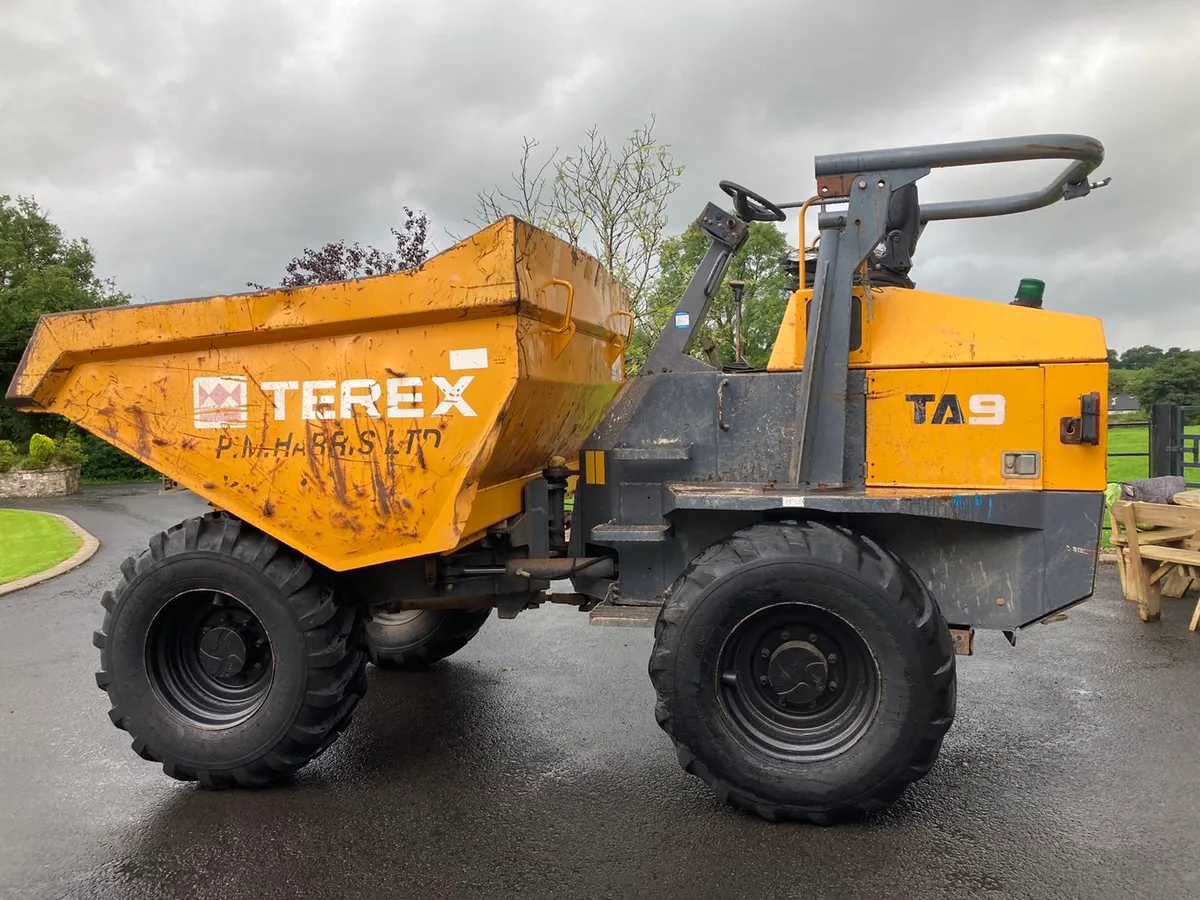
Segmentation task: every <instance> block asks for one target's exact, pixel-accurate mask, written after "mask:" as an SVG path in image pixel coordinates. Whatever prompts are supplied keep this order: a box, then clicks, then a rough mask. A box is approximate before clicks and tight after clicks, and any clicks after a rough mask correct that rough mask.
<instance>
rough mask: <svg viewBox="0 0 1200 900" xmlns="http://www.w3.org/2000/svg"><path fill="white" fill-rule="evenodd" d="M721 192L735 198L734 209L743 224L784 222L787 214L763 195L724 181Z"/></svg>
mask: <svg viewBox="0 0 1200 900" xmlns="http://www.w3.org/2000/svg"><path fill="white" fill-rule="evenodd" d="M721 190H723V191H724V192H725V193H727V194H728V195H729V196H730V197H732V198H733V208H734V209H735V210H736V211H737V214H738V218H739V219H741V220H742V221H743V222H784V221H787V213H785V212H784V211H783V210H782V209H780V208H779V207H778V206H776V205H775V204H774V203H772V202H771V201H770V200H768V199H767V198H766V197H764V196H762V195H761V194H756V193H754V191H752V190H750V189H749V188H744V187H742V186H741V185H740V184H735V183H734V182H732V181H722V182H721Z"/></svg>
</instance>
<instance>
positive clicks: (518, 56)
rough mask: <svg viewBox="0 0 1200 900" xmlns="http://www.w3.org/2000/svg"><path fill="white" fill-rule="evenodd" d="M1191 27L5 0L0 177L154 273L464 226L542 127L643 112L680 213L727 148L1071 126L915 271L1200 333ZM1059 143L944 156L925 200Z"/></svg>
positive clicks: (444, 240)
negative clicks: (1057, 157)
mask: <svg viewBox="0 0 1200 900" xmlns="http://www.w3.org/2000/svg"><path fill="white" fill-rule="evenodd" d="M1196 46H1200V4H1196V3H1195V2H1194V0H1160V2H1154V0H1142V2H1139V3H1136V4H1135V3H1129V2H1106V0H1093V2H1086V3H1085V2H1077V0H1040V2H1032V0H1008V2H1004V3H982V2H980V3H976V2H966V0H957V2H952V0H914V2H912V3H907V4H903V3H896V2H894V0H893V2H859V3H855V2H841V3H832V2H828V0H826V2H822V3H817V2H808V0H804V2H800V0H772V2H768V0H743V2H738V3H731V2H723V3H717V2H708V0H688V2H683V0H659V2H646V0H639V2H626V0H605V2H598V0H572V2H562V0H558V2H548V0H546V2H538V0H505V2H502V3H501V2H484V0H405V2H396V0H293V2H288V0H206V2H205V3H202V4H201V3H191V2H179V0H171V2H166V0H110V2H105V3H94V2H88V0H76V2H72V0H5V2H4V3H3V4H0V193H9V194H32V195H34V196H36V197H37V199H38V200H39V201H40V202H41V203H42V204H43V206H45V207H46V208H47V209H48V210H49V211H50V213H51V215H52V216H53V217H54V218H55V220H56V221H57V222H58V223H59V224H61V225H62V226H63V227H64V229H65V230H66V231H67V232H68V233H70V234H72V235H78V236H85V237H87V238H89V239H90V240H91V242H92V244H93V246H94V248H95V250H96V252H97V257H98V264H99V270H100V273H101V274H102V275H105V276H111V277H112V278H114V279H115V281H116V283H117V285H118V286H119V287H120V288H122V289H123V290H126V291H129V292H131V293H132V294H134V296H135V298H136V299H137V300H165V299H171V298H175V297H183V296H197V295H205V294H213V293H220V292H230V291H239V290H243V289H244V287H245V284H246V282H248V281H257V282H262V283H267V284H269V283H275V282H278V280H279V278H280V277H281V276H282V273H283V267H284V265H285V264H286V262H287V261H288V260H289V259H290V258H291V257H292V256H293V255H295V254H296V253H297V252H299V251H300V249H301V248H302V247H304V246H305V245H317V244H320V243H324V242H325V241H327V240H334V239H338V238H346V239H349V240H360V241H363V242H367V243H376V244H379V243H385V242H386V241H387V239H388V228H389V226H392V225H396V224H398V223H399V222H400V221H401V212H400V207H401V206H404V205H407V206H410V207H412V208H415V209H422V210H425V211H426V212H427V213H428V215H429V217H430V220H431V224H432V226H433V227H432V234H433V235H434V237H435V239H436V242H437V244H438V246H439V247H440V248H444V247H446V246H448V245H449V244H450V243H451V241H452V235H460V236H461V235H464V234H466V233H469V232H470V231H471V230H472V226H471V225H469V224H468V223H467V220H468V219H469V218H471V217H472V215H473V212H474V209H473V207H474V197H475V194H476V192H477V191H479V190H481V189H485V188H488V187H490V186H492V185H493V184H495V183H498V182H503V181H504V180H505V179H506V178H507V177H508V173H509V171H510V170H511V169H512V168H513V166H514V165H515V164H516V162H517V160H518V157H519V154H520V149H521V141H522V138H523V137H524V136H529V137H534V138H537V139H538V140H539V141H541V143H542V145H543V147H545V148H552V147H554V146H556V145H557V146H562V147H564V148H567V147H570V146H572V145H573V144H574V143H575V142H577V141H578V140H580V139H581V137H582V135H583V132H584V130H585V129H586V128H587V127H589V126H591V125H593V124H595V125H597V126H599V128H600V130H601V132H602V133H604V134H605V135H607V136H609V137H610V139H613V140H620V139H621V138H623V137H624V136H625V135H626V134H628V133H629V132H630V131H631V130H632V129H633V128H634V127H635V126H637V125H639V124H641V123H642V122H644V121H646V119H647V117H648V116H649V115H650V114H651V113H653V114H654V115H655V116H656V117H657V126H656V134H657V135H658V136H659V137H660V138H661V139H663V140H665V141H667V142H669V143H670V144H671V147H672V151H673V153H674V155H675V157H676V159H677V161H678V162H679V163H680V164H682V165H684V166H686V172H685V174H684V180H683V186H682V187H681V189H680V190H679V191H678V192H677V193H676V194H675V195H674V196H673V198H672V202H671V207H670V214H671V230H672V231H680V230H682V229H683V228H684V227H686V225H687V224H688V222H689V221H690V220H691V219H692V218H693V217H694V216H695V215H696V214H697V213H698V212H699V211H700V209H701V208H702V207H703V205H704V203H705V202H706V201H707V200H709V199H713V200H718V201H723V200H724V199H725V198H724V195H722V194H720V192H719V191H718V189H717V186H716V183H717V181H718V180H719V179H721V178H729V179H732V180H735V181H739V182H741V183H743V184H746V185H748V186H749V187H751V188H753V189H755V190H757V191H759V192H760V193H763V194H765V195H766V196H768V197H770V198H772V199H776V200H779V201H784V200H798V199H803V198H804V197H806V196H808V195H810V194H812V193H813V190H814V178H813V170H812V158H813V156H814V155H816V154H821V153H829V152H839V151H847V150H865V149H874V148H878V147H885V146H897V145H905V144H914V143H933V142H940V141H954V140H967V139H974V138H987V137H999V136H1005V135H1010V134H1027V133H1038V132H1082V133H1085V134H1090V135H1092V136H1094V137H1096V138H1098V139H1099V140H1101V141H1102V142H1103V143H1104V145H1105V147H1106V151H1107V160H1106V162H1105V164H1104V165H1103V166H1102V167H1101V169H1100V170H1099V171H1098V172H1097V177H1104V176H1111V177H1112V184H1111V185H1109V186H1108V187H1106V188H1105V189H1103V190H1102V191H1097V192H1095V193H1093V195H1092V196H1090V197H1087V198H1085V199H1082V200H1077V201H1070V202H1067V203H1059V204H1057V205H1055V206H1053V207H1051V208H1049V209H1047V210H1042V211H1039V212H1033V213H1026V214H1022V215H1018V216H1012V217H1007V218H1003V219H991V220H982V221H974V222H961V223H953V222H952V223H934V224H932V225H930V227H929V228H928V230H927V231H926V233H925V235H924V237H923V239H922V243H921V246H920V248H919V249H918V255H917V258H916V268H915V270H914V277H915V279H916V281H917V283H918V285H919V286H921V287H923V288H927V289H930V290H939V291H948V292H953V293H965V294H969V295H972V296H979V297H985V298H991V299H996V300H1002V301H1003V300H1007V299H1009V298H1010V297H1011V296H1012V292H1013V289H1014V288H1015V286H1016V284H1017V282H1018V281H1019V280H1020V278H1022V277H1038V278H1043V279H1045V280H1046V281H1047V283H1048V287H1047V292H1046V305H1047V306H1048V307H1051V308H1055V309H1065V310H1069V311H1073V312H1081V313H1086V314H1090V315H1096V316H1100V317H1102V318H1103V320H1104V323H1105V328H1106V331H1107V334H1108V342H1109V345H1110V346H1114V347H1117V348H1125V347H1128V346H1131V345H1136V344H1142V343H1152V344H1157V345H1160V346H1164V347H1165V346H1190V347H1194V348H1200V317H1197V316H1196V315H1195V314H1194V312H1193V309H1194V307H1195V305H1196V299H1197V293H1196V283H1197V276H1198V275H1200V262H1198V259H1200V257H1198V256H1197V254H1196V252H1195V251H1194V250H1193V249H1192V244H1193V241H1194V240H1195V236H1196V235H1198V234H1200V227H1198V226H1200V181H1198V179H1197V177H1196V175H1195V174H1194V173H1193V171H1192V169H1191V168H1190V164H1191V163H1192V162H1193V161H1194V160H1196V159H1200V89H1198V86H1200V54H1197V53H1196V52H1195V49H1194V48H1195V47H1196ZM1060 165H1061V164H1056V163H1045V164H1040V163H1038V164H1021V165H1008V166H1001V167H989V168H987V169H971V170H956V171H953V172H935V173H934V174H933V175H931V176H930V177H928V178H926V179H924V180H923V181H922V182H921V190H922V199H924V200H941V199H951V198H961V197H968V196H983V195H989V194H996V193H1001V192H1006V191H1015V190H1025V189H1028V188H1031V187H1034V186H1039V183H1041V182H1044V181H1048V180H1049V178H1050V177H1051V176H1052V175H1053V174H1054V173H1055V172H1056V171H1057V169H1058V168H1059V167H1060ZM785 227H786V229H787V231H788V234H789V237H790V239H791V241H792V242H793V243H794V242H795V240H796V236H795V221H794V219H792V220H790V221H789V222H788V223H787V224H786V226H785ZM810 227H811V224H810Z"/></svg>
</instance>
